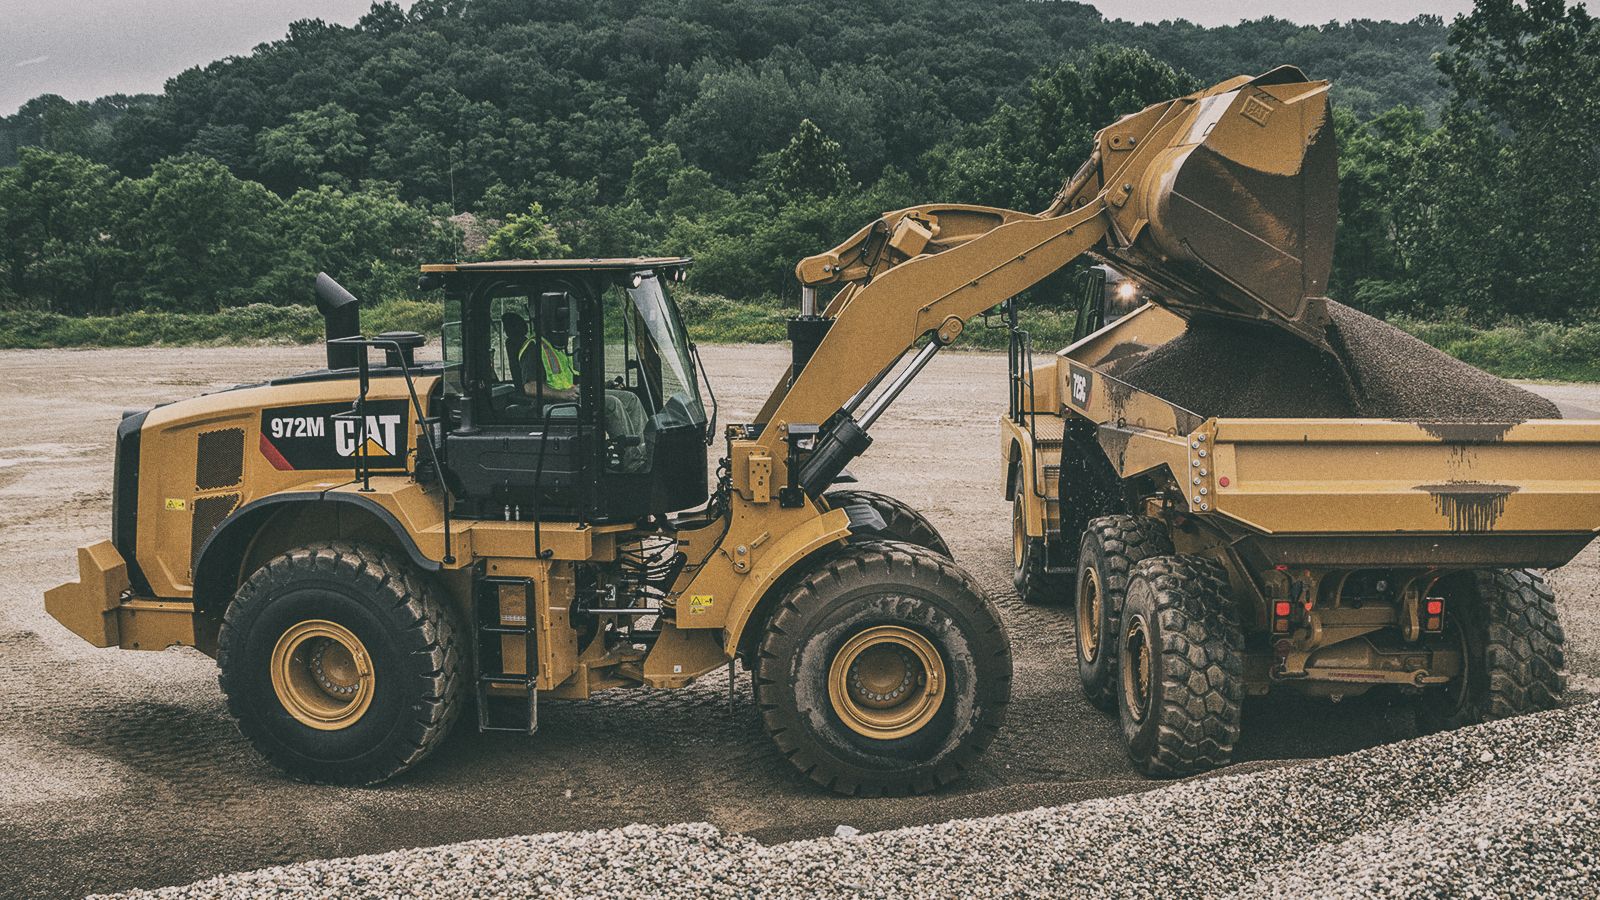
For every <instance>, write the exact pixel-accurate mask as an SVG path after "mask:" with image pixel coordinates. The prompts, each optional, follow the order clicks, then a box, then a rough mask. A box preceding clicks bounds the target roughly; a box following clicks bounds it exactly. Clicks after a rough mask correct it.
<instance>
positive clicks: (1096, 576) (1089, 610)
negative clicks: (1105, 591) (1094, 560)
mask: <svg viewBox="0 0 1600 900" xmlns="http://www.w3.org/2000/svg"><path fill="white" fill-rule="evenodd" d="M1103 603H1105V598H1104V597H1102V596H1101V593H1100V571H1099V570H1098V569H1096V568H1095V567H1093V566H1087V567H1085V568H1084V570H1083V576H1082V577H1080V578H1079V579H1078V604H1077V612H1078V655H1079V656H1080V657H1081V658H1082V659H1083V661H1084V662H1086V663H1092V662H1094V661H1095V659H1096V658H1097V657H1099V655H1100V613H1101V604H1103Z"/></svg>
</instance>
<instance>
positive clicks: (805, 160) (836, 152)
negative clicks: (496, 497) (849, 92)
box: [766, 119, 850, 200]
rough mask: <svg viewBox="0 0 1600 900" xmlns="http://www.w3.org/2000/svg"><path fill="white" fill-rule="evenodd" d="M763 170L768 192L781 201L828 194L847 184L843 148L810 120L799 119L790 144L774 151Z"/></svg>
mask: <svg viewBox="0 0 1600 900" xmlns="http://www.w3.org/2000/svg"><path fill="white" fill-rule="evenodd" d="M766 169H767V173H766V188H767V191H768V193H770V194H772V196H774V197H776V198H778V199H781V200H796V199H801V198H805V197H831V196H833V195H834V194H837V193H839V192H841V191H843V190H845V189H847V188H849V187H850V167H849V166H847V165H845V161H844V148H843V147H840V146H839V142H838V141H835V140H832V139H830V138H829V137H828V136H827V135H825V134H823V133H822V129H820V128H818V127H817V126H816V123H815V122H812V121H811V120H810V119H802V120H801V121H800V127H799V128H797V129H796V130H795V133H794V137H792V138H790V139H789V146H787V147H784V148H783V149H782V150H779V151H778V152H777V153H775V154H773V155H772V156H771V157H770V158H769V159H768V160H767V162H766Z"/></svg>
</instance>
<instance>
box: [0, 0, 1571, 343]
mask: <svg viewBox="0 0 1600 900" xmlns="http://www.w3.org/2000/svg"><path fill="white" fill-rule="evenodd" d="M1534 47H1538V48H1540V52H1538V53H1534V52H1530V48H1534ZM1597 49H1600V41H1597V38H1596V34H1595V31H1594V29H1593V27H1592V20H1591V19H1590V18H1589V16H1588V14H1587V13H1585V12H1583V11H1582V10H1581V8H1577V9H1573V10H1568V9H1566V7H1565V4H1564V3H1562V2H1561V0H1535V11H1533V12H1529V11H1528V10H1527V9H1526V8H1525V7H1521V6H1516V5H1514V4H1512V3H1511V2H1510V0H1483V3H1482V4H1481V6H1480V9H1479V11H1478V12H1477V13H1475V14H1474V15H1473V16H1472V17H1470V18H1468V19H1466V20H1463V21H1462V22H1460V23H1458V24H1456V25H1455V26H1454V27H1453V28H1447V27H1446V26H1445V25H1444V23H1442V22H1440V21H1439V20H1438V19H1436V18H1428V17H1423V18H1419V19H1417V20H1415V21H1413V22H1409V23H1403V24H1397V23H1390V22H1370V21H1360V22H1350V23H1344V24H1330V25H1327V26H1323V27H1315V28H1313V27H1302V26H1298V25H1294V24H1291V23H1287V22H1284V21H1281V20H1272V19H1266V20H1261V21H1256V22H1249V23H1244V24H1241V25H1239V26H1236V27H1230V28H1213V29H1206V28H1200V27H1197V26H1194V25H1190V24H1188V23H1182V22H1180V23H1162V24H1159V25H1142V26H1135V25H1131V24H1129V23H1126V22H1120V21H1118V22H1108V21H1106V20H1105V19H1103V18H1102V17H1101V16H1100V15H1099V14H1098V13H1097V12H1096V11H1095V10H1094V9H1093V8H1092V7H1090V6H1087V5H1083V4H1079V3H1072V2H1020V0H953V2H948V3H920V4H905V3H891V2H887V0H865V2H862V0H856V2H843V0H799V2H775V0H585V2H580V0H419V2H417V3H415V4H414V5H412V6H410V7H409V8H403V7H402V6H400V5H398V4H395V3H379V4H376V5H374V6H373V8H372V10H371V12H370V13H369V14H368V15H367V16H365V17H364V18H363V19H362V20H361V21H360V22H359V23H358V24H356V25H354V26H351V27H342V26H330V25H327V24H324V23H322V22H319V21H305V22H297V23H295V24H294V25H292V26H290V28H289V31H288V34H287V36H286V37H285V38H284V39H283V40H280V41H277V42H274V43H271V44H266V45H263V46H261V47H259V48H257V49H256V51H255V52H254V53H252V54H251V55H249V56H246V57H240V58H232V59H227V60H222V61H219V62H216V63H212V64H210V65H208V66H205V67H203V68H196V69H192V70H189V71H187V72H183V73H181V74H179V75H178V76H176V77H175V78H173V79H172V80H171V81H169V82H168V84H167V87H166V90H165V91H164V92H163V93H162V94H160V95H157V96H147V97H131V98H130V97H113V98H105V99H102V100H99V101H95V102H93V103H69V102H67V101H65V100H62V99H60V98H58V97H50V96H46V97H41V98H38V99H36V100H34V101H31V102H30V103H29V104H27V105H26V106H24V107H23V108H22V109H21V110H20V111H18V112H17V113H16V114H15V115H12V116H10V117H9V118H6V119H4V120H0V166H6V168H0V234H3V235H4V238H5V245H4V247H0V307H3V308H10V309H49V310H54V311H60V312H66V313H72V314H82V313H88V312H115V311H126V310H131V309H154V310H197V311H205V310H213V309H216V308H218V307H220V306H231V305H243V304H247V303H251V302H261V301H265V302H273V303H295V302H304V301H305V300H306V299H307V297H308V285H309V281H310V275H311V274H313V273H314V272H315V271H316V270H317V269H319V268H324V269H328V270H329V271H332V272H335V273H336V274H337V275H338V276H339V277H340V278H341V279H343V280H345V281H346V282H347V283H348V284H350V285H351V286H352V287H353V288H355V289H356V290H357V291H358V292H364V293H366V294H367V295H369V296H373V297H391V296H396V295H399V294H401V293H403V292H404V291H405V285H406V283H407V281H408V279H409V272H410V271H411V270H412V267H413V266H414V264H415V263H416V262H417V261H418V260H420V259H423V258H439V257H449V256H454V255H456V254H458V253H460V252H462V251H461V250H460V242H461V239H462V233H461V232H460V231H459V230H458V228H457V224H459V223H461V222H463V221H466V220H464V219H462V218H460V217H459V216H457V214H459V213H471V214H473V215H474V216H476V217H477V219H478V220H479V221H481V222H487V223H489V228H490V229H491V230H493V229H495V228H498V229H499V231H498V233H495V234H494V235H493V236H492V240H491V243H490V246H489V247H488V248H487V250H486V251H484V252H491V253H519V254H543V255H553V254H558V253H569V252H571V253H581V254H609V253H623V252H627V253H645V252H684V253H692V254H694V255H695V256H696V257H697V258H698V260H699V265H698V266H697V268H696V272H695V283H696V285H697V287H698V288H700V289H702V290H707V291H713V292H720V293H723V294H727V295H729V296H733V297H740V298H750V297H760V296H777V295H780V294H782V293H785V292H787V291H788V290H789V284H790V278H789V271H790V269H791V267H792V265H793V262H794V260H795V259H797V258H798V257H800V256H802V255H805V254H807V253H811V252H815V251H816V250H818V249H821V248H824V247H826V246H830V245H832V244H833V243H834V242H836V241H837V240H839V239H840V238H842V237H844V236H845V235H847V234H848V233H849V232H850V231H852V230H854V228H856V227H858V226H859V225H860V224H861V223H863V222H865V221H866V220H868V219H869V218H871V217H872V216H873V215H875V214H876V213H877V212H879V211H881V210H883V209H890V208H894V207H896V206H900V205H905V204H908V203H914V202H922V201H928V200H949V201H972V202H983V203H994V204H1000V205H1008V206H1016V207H1019V208H1024V209H1030V208H1037V207H1039V206H1041V205H1042V204H1043V203H1044V202H1045V201H1046V200H1047V199H1048V197H1049V195H1050V193H1051V192H1052V191H1053V190H1054V189H1055V187H1056V186H1058V185H1059V183H1060V181H1061V179H1062V178H1063V177H1065V176H1066V175H1067V174H1069V173H1070V171H1071V169H1072V168H1074V167H1075V166H1076V165H1077V163H1078V162H1079V161H1081V159H1082V158H1083V156H1084V155H1085V154H1086V151H1087V147H1088V141H1089V137H1090V135H1091V134H1092V132H1093V130H1094V128H1096V127H1098V126H1100V125H1103V124H1105V123H1106V122H1108V121H1109V120H1110V119H1112V118H1114V117H1115V116H1117V115H1120V114H1122V113H1125V112H1129V111H1131V110H1134V109H1137V108H1139V107H1140V106H1142V105H1144V104H1146V103H1149V102H1154V101H1156V100H1160V99H1164V98H1166V97H1169V96H1171V95H1173V94H1175V93H1181V92H1184V91H1187V90H1190V89H1192V88H1194V87H1196V86H1199V85H1201V84H1205V83H1208V82H1210V81H1212V80H1215V79H1218V78H1221V77H1225V76H1228V75H1232V74H1236V73H1239V72H1259V71H1263V70H1265V69H1267V68H1270V67H1272V66H1274V65H1277V64H1280V63H1285V62H1290V63H1294V64H1297V65H1300V66H1302V67H1303V68H1305V69H1306V70H1307V71H1308V72H1310V73H1311V74H1313V75H1315V76H1318V77H1325V78H1331V79H1333V80H1334V82H1335V86H1336V87H1335V94H1336V98H1337V100H1338V102H1339V103H1340V106H1341V110H1342V112H1341V118H1340V129H1341V133H1342V139H1343V141H1344V144H1345V147H1346V153H1345V160H1344V168H1345V190H1344V193H1343V199H1342V201H1341V206H1342V207H1343V210H1342V212H1343V214H1344V231H1343V232H1342V234H1341V244H1340V258H1339V272H1338V281H1337V284H1336V287H1337V288H1338V289H1339V291H1340V293H1341V295H1342V296H1344V297H1346V298H1348V299H1351V300H1353V301H1355V302H1357V303H1360V304H1362V305H1365V306H1367V307H1368V308H1371V309H1374V310H1377V311H1380V312H1411V313H1417V312H1421V313H1428V312H1430V311H1432V310H1434V309H1435V308H1436V307H1440V306H1451V307H1459V308H1460V309H1461V310H1462V312H1463V314H1464V315H1466V316H1468V317H1471V318H1477V319H1480V320H1486V321H1487V320H1494V319H1497V318H1499V317H1501V316H1503V315H1506V314H1518V315H1533V316H1538V317H1542V318H1548V319H1556V320H1560V319H1565V318H1569V317H1571V316H1572V315H1574V314H1575V311H1576V310H1579V309H1582V310H1589V309H1592V308H1593V305H1594V304H1593V299H1594V298H1595V296H1596V292H1595V291H1594V290H1593V288H1594V287H1595V286H1596V285H1595V283H1594V282H1595V281H1596V276H1595V274H1594V273H1593V272H1592V271H1590V272H1587V274H1585V273H1584V272H1582V271H1579V269H1580V268H1582V267H1578V266H1575V265H1573V264H1572V262H1571V260H1570V258H1569V259H1565V260H1563V258H1562V253H1561V251H1562V250H1563V249H1565V248H1566V246H1567V244H1568V242H1570V241H1571V240H1573V239H1575V238H1580V237H1582V236H1593V235H1594V234H1595V233H1596V228H1597V226H1596V220H1597V219H1600V216H1597V215H1595V212H1596V208H1595V200H1594V196H1595V195H1594V188H1595V185H1596V181H1597V177H1596V175H1595V171H1596V167H1595V166H1594V165H1593V160H1594V153H1595V147H1596V143H1595V140H1594V138H1595V128H1596V126H1595V124H1594V123H1595V121H1596V119H1597V118H1600V117H1597V116H1594V115H1593V112H1594V105H1595V102H1596V101H1595V97H1596V94H1597V88H1596V87H1595V85H1596V84H1597V83H1600V78H1596V77H1595V76H1596V73H1595V71H1594V70H1595V66H1596V62H1595V60H1596V58H1597V57H1600V52H1596V51H1597ZM1440 54H1442V55H1440ZM1586 79H1587V80H1586ZM1535 85H1537V86H1540V92H1539V94H1540V95H1539V96H1538V97H1535V96H1533V86H1535ZM1586 115H1587V116H1588V118H1585V116H1586ZM1550 122H1557V123H1561V124H1560V126H1559V127H1556V128H1551V127H1549V123H1550ZM1585 141H1587V143H1585ZM1562 147H1565V148H1567V152H1568V153H1571V152H1573V151H1576V152H1577V153H1578V154H1579V158H1578V159H1573V160H1570V161H1568V160H1566V159H1563V160H1562V161H1561V162H1560V163H1558V164H1556V165H1553V166H1548V167H1532V163H1531V162H1530V161H1529V160H1528V159H1526V158H1525V154H1526V153H1527V152H1529V151H1536V152H1539V153H1541V154H1546V153H1550V152H1553V151H1558V150H1559V149H1560V148H1562ZM1544 158H1546V159H1547V158H1548V157H1544ZM1557 170H1559V173H1560V174H1559V175H1558V171H1557ZM1562 177H1564V178H1568V179H1570V178H1573V177H1575V178H1576V179H1577V181H1578V185H1577V187H1578V188H1580V191H1579V194H1578V195H1577V196H1569V197H1567V198H1565V200H1564V202H1562V203H1560V204H1558V207H1557V208H1556V209H1553V210H1552V209H1550V208H1548V205H1546V206H1545V207H1542V208H1541V209H1542V211H1535V210H1533V209H1530V207H1529V205H1528V204H1529V202H1530V201H1548V200H1551V199H1553V198H1554V197H1555V195H1556V194H1558V193H1559V192H1560V190H1564V189H1565V186H1571V185H1572V181H1570V180H1568V181H1566V182H1559V181H1558V180H1557V179H1558V178H1562ZM1558 186H1560V187H1558ZM1584 191H1587V193H1583V192H1584ZM1585 204H1587V205H1585ZM1485 209H1492V210H1493V211H1494V215H1495V216H1496V218H1495V219H1494V220H1493V221H1492V224H1491V222H1490V220H1488V219H1486V218H1485V216H1484V210H1485ZM452 217H456V218H455V220H454V223H452ZM1558 222H1559V227H1558ZM1541 235H1543V237H1540V236H1541ZM1513 246H1515V248H1516V249H1513ZM1588 246H1589V247H1590V248H1591V250H1590V254H1591V255H1592V247H1593V246H1594V244H1592V243H1591V244H1589V245H1588ZM1534 260H1537V261H1538V263H1537V267H1536V266H1535V264H1534V262H1533V261H1534ZM1588 268H1592V266H1590V267H1588ZM1463 274H1465V275H1468V276H1470V277H1472V278H1473V279H1474V282H1473V283H1472V284H1471V285H1470V286H1468V288H1467V289H1464V290H1457V289H1454V287H1453V286H1455V285H1457V283H1458V282H1459V281H1460V280H1461V278H1462V275H1463ZM1585 279H1587V280H1585ZM1446 287H1452V289H1451V290H1448V291H1445V290H1443V289H1444V288H1446Z"/></svg>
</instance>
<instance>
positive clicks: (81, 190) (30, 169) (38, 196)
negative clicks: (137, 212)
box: [0, 147, 128, 314]
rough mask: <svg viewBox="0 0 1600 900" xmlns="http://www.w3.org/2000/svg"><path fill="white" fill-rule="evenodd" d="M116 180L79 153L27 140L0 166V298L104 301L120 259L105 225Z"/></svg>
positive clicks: (119, 272) (63, 305)
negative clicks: (26, 144)
mask: <svg viewBox="0 0 1600 900" xmlns="http://www.w3.org/2000/svg"><path fill="white" fill-rule="evenodd" d="M119 180H120V179H119V177H118V176H117V174H116V173H115V172H113V171H112V170H111V169H109V168H107V167H106V166H103V165H100V164H98V163H93V162H90V161H89V160H86V159H84V158H83V157H81V156H76V155H73V154H70V153H51V152H49V151H45V150H40V149H38V148H35V147H23V148H22V150H21V152H20V154H19V159H18V162H17V165H15V166H12V167H10V168H6V169H0V236H3V240H0V300H4V301H5V302H6V304H7V305H26V306H33V305H40V306H44V307H45V308H47V309H50V310H53V311H56V312H64V313H73V314H76V313H87V312H95V311H101V310H104V309H105V308H107V307H108V306H109V305H110V303H111V295H112V290H113V288H114V286H115V285H116V283H117V281H118V280H119V279H120V278H123V277H125V276H126V274H127V272H126V265H127V262H128V258H127V254H126V253H124V252H122V251H121V249H120V248H118V247H117V245H116V244H115V242H114V240H113V238H112V235H111V234H110V233H109V232H110V231H111V229H112V227H113V225H112V223H113V221H114V220H115V219H116V216H117V211H116V202H115V199H114V192H115V190H116V187H117V183H118V181H119Z"/></svg>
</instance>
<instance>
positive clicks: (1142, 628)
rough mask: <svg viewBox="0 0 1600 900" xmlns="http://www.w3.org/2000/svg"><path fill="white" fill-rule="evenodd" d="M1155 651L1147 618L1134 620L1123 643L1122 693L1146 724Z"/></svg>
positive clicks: (1129, 706)
mask: <svg viewBox="0 0 1600 900" xmlns="http://www.w3.org/2000/svg"><path fill="white" fill-rule="evenodd" d="M1155 652H1156V651H1155V648H1154V647H1152V646H1150V629H1149V626H1147V625H1146V624H1145V621H1144V617H1143V616H1134V617H1132V618H1131V619H1130V620H1129V621H1128V630H1127V634H1126V637H1125V638H1124V639H1123V643H1122V692H1123V696H1124V699H1125V700H1126V702H1127V704H1128V712H1129V713H1130V714H1132V716H1133V720H1134V721H1135V722H1143V721H1144V719H1145V716H1147V715H1149V714H1150V695H1151V690H1150V682H1151V679H1152V678H1153V677H1154V675H1155V673H1154V667H1155V659H1154V657H1155Z"/></svg>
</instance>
